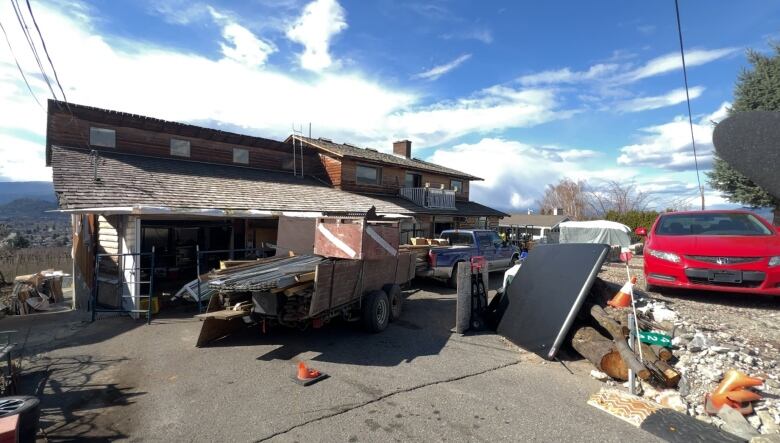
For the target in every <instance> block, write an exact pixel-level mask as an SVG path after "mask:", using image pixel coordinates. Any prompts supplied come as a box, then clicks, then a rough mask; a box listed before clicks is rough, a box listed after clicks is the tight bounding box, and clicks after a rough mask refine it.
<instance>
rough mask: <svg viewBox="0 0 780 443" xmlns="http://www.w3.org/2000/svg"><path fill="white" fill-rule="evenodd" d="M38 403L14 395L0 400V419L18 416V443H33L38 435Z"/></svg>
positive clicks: (36, 400) (34, 400)
mask: <svg viewBox="0 0 780 443" xmlns="http://www.w3.org/2000/svg"><path fill="white" fill-rule="evenodd" d="M40 412H41V409H40V401H39V400H38V399H37V398H35V397H31V396H29V395H14V396H10V397H2V398H0V417H8V416H11V415H18V416H19V425H18V428H17V429H18V430H19V434H18V437H19V438H18V441H20V442H26V441H35V437H36V435H37V434H38V418H39V417H40Z"/></svg>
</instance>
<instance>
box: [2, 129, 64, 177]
mask: <svg viewBox="0 0 780 443" xmlns="http://www.w3.org/2000/svg"><path fill="white" fill-rule="evenodd" d="M0 158H2V159H3V161H0V180H2V181H50V180H51V171H49V170H48V169H46V168H45V167H43V165H44V148H43V144H41V143H33V142H30V141H27V140H25V139H22V138H18V137H13V136H10V135H7V134H0Z"/></svg>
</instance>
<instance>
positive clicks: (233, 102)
mask: <svg viewBox="0 0 780 443" xmlns="http://www.w3.org/2000/svg"><path fill="white" fill-rule="evenodd" d="M62 11H63V10H60V9H58V8H56V7H52V6H51V5H48V4H41V5H39V6H38V7H37V8H36V18H37V19H38V21H39V24H40V25H41V27H42V28H43V29H49V30H50V31H49V33H50V34H51V35H56V36H57V38H56V39H54V38H51V39H49V40H48V41H47V45H48V47H49V51H50V53H51V54H52V57H53V59H54V62H55V64H56V66H57V71H58V73H59V76H60V79H61V81H62V84H63V86H64V87H65V90H66V93H67V95H68V98H69V99H70V100H71V101H73V102H74V103H80V104H85V105H90V106H97V107H101V108H107V109H113V110H118V111H124V112H130V113H135V114H140V115H148V116H152V117H156V118H162V119H166V120H172V121H180V122H194V123H196V124H202V125H206V126H210V127H216V128H220V129H225V130H231V131H236V132H242V133H247V134H253V135H260V136H264V137H270V138H277V139H283V138H284V137H286V136H287V135H288V134H289V132H290V124H291V123H292V122H295V123H302V124H306V123H308V122H311V123H312V126H313V133H314V135H315V136H318V135H322V136H327V137H331V138H334V139H338V140H344V141H351V142H354V143H358V144H361V145H369V146H374V147H376V148H379V149H389V148H390V146H391V143H390V142H391V141H392V140H393V139H398V138H410V139H411V140H413V141H414V142H415V146H417V147H429V146H436V145H438V144H441V143H444V142H447V141H451V140H453V139H455V138H457V137H460V136H462V135H465V134H469V133H489V132H494V131H495V132H497V131H502V130H505V129H509V128H520V127H530V126H534V125H537V124H540V123H544V122H549V121H552V120H556V119H561V118H566V117H569V116H571V115H572V114H573V111H568V110H560V109H559V104H558V102H557V100H556V94H555V91H553V90H544V89H523V88H512V87H507V86H495V87H491V88H487V89H484V90H481V91H477V92H475V93H473V94H470V95H467V96H465V97H462V98H456V99H454V100H450V101H444V102H434V103H424V102H422V98H421V97H420V96H419V95H417V94H416V93H413V92H410V91H406V90H402V89H398V88H388V87H386V86H385V85H382V84H381V83H378V82H376V81H372V80H368V79H366V78H365V77H364V76H362V75H360V74H359V73H348V72H325V73H322V74H319V75H316V76H303V78H296V77H293V76H292V75H291V74H290V73H289V72H280V71H277V70H275V69H274V68H273V67H272V66H269V65H267V64H266V65H263V66H258V63H257V62H258V61H259V59H258V57H259V55H258V54H254V56H252V55H251V54H253V53H252V52H251V51H249V52H246V51H238V49H236V51H237V52H236V53H235V54H234V53H231V52H230V51H228V53H227V54H223V55H222V56H221V57H220V58H218V59H210V58H207V57H204V56H201V55H198V54H193V53H191V52H185V51H181V50H178V49H171V48H165V47H160V46H154V45H150V44H149V43H148V42H142V41H134V40H129V39H126V38H113V37H111V36H102V35H100V32H99V30H98V29H97V28H96V27H95V26H94V23H93V22H97V23H99V22H101V21H100V18H99V17H97V18H93V17H92V16H90V15H89V14H90V13H92V12H89V13H85V14H79V15H78V16H75V17H74V16H71V15H66V14H69V11H68V12H66V13H64V12H62ZM8 13H10V14H13V11H10V5H9V4H8V3H0V15H2V16H6V15H7V14H8ZM224 23H228V22H227V21H225V22H224ZM8 31H9V38H10V39H11V42H12V44H13V45H14V47H15V48H16V47H18V48H22V47H23V45H24V44H25V42H24V37H23V35H22V34H21V31H20V30H19V29H18V27H15V29H8ZM240 46H242V45H236V46H234V48H235V47H240ZM242 53H246V54H247V55H246V57H243V58H242V57H241V56H240V55H239V54H242ZM18 55H19V56H20V63H21V64H22V67H23V69H24V70H25V72H27V74H28V79H29V80H30V82H31V85H32V87H33V89H34V90H35V91H36V93H37V94H38V96H39V97H40V99H41V101H42V102H43V101H44V100H45V98H46V97H47V96H48V91H47V88H46V86H45V84H44V83H43V82H42V81H41V80H40V79H39V78H38V77H35V76H34V75H33V74H34V73H35V71H36V70H37V66H36V64H35V61H34V60H33V59H32V56H31V55H29V51H26V52H20V53H19V54H18ZM253 57H254V58H253ZM236 58H237V59H238V60H242V61H246V63H239V62H237V61H236ZM0 103H2V104H3V106H2V107H0V132H2V133H6V134H19V133H25V136H26V137H27V136H28V135H29V137H27V138H32V137H34V136H37V137H40V138H42V137H44V136H45V131H46V112H45V110H44V109H41V108H40V107H38V105H37V104H36V103H35V102H34V101H33V99H32V98H31V97H30V95H29V92H28V91H27V90H26V87H25V86H24V83H23V82H22V80H21V78H20V77H19V73H18V72H17V70H16V66H15V65H14V64H13V60H12V59H11V57H10V55H9V54H8V51H0ZM43 104H44V106H45V102H43ZM9 137H13V136H12V135H9ZM23 145H24V146H27V145H28V144H23ZM9 146H10V144H9ZM41 149H42V146H41ZM29 158H30V161H29V162H28V165H27V170H28V171H32V170H33V169H36V171H33V172H30V174H32V175H35V176H39V174H40V176H43V175H45V172H41V171H46V169H45V168H44V166H43V161H40V162H38V161H37V160H34V159H33V158H34V157H32V156H31V157H29Z"/></svg>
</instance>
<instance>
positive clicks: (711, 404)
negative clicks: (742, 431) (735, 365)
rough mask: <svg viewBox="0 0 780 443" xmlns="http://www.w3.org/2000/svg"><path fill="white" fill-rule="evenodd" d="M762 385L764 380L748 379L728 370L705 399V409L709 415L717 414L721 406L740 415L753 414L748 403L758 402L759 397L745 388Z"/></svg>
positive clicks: (739, 373)
mask: <svg viewBox="0 0 780 443" xmlns="http://www.w3.org/2000/svg"><path fill="white" fill-rule="evenodd" d="M763 383H764V380H762V379H760V378H757V377H749V376H747V375H745V374H743V373H742V372H740V371H738V370H736V369H730V370H728V371H727V372H726V375H725V376H724V377H723V380H721V382H720V384H718V387H717V388H715V390H714V391H712V394H709V395H707V396H706V397H705V399H704V405H705V409H706V410H707V412H708V413H709V414H717V412H718V411H719V410H720V408H722V407H723V405H729V406H731V407H732V408H734V409H736V410H737V411H739V412H741V413H742V414H745V415H747V414H750V413H752V412H753V406H752V405H751V404H750V402H751V401H755V400H760V399H761V396H760V395H758V394H757V393H755V392H753V391H749V390H747V389H745V388H747V387H751V386H759V385H761V384H763Z"/></svg>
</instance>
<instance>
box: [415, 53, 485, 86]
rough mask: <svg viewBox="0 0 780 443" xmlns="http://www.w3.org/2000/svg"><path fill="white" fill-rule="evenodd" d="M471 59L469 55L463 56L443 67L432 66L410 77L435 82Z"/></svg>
mask: <svg viewBox="0 0 780 443" xmlns="http://www.w3.org/2000/svg"><path fill="white" fill-rule="evenodd" d="M470 58H471V54H463V55H461V56H460V57H458V58H456V59H455V60H452V61H451V62H448V63H445V64H443V65H439V66H434V67H433V68H431V69H429V70H427V71H423V72H421V73H419V74H415V75H414V76H412V78H422V79H425V80H436V79H438V78H439V77H441V76H442V75H444V74H446V73H448V72H450V71H452V70H453V69H455V68H457V67H458V66H460V65H462V64H463V63H465V62H466V61H467V60H468V59H470Z"/></svg>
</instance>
